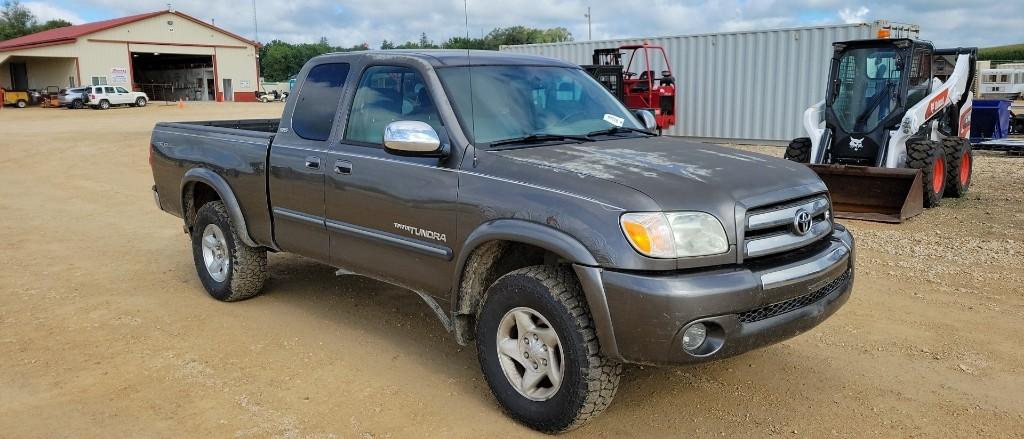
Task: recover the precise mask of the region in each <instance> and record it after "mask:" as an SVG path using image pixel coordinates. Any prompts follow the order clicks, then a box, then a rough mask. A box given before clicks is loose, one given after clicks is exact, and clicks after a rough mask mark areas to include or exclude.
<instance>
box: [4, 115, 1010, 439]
mask: <svg viewBox="0 0 1024 439" xmlns="http://www.w3.org/2000/svg"><path fill="white" fill-rule="evenodd" d="M280 110H281V106H280V105H278V104H207V105H201V104H193V105H190V106H188V107H187V108H185V109H183V110H182V109H178V108H175V107H173V106H172V107H162V106H157V105H151V106H149V107H147V108H144V109H127V108H126V109H113V110H110V111H91V110H79V111H73V110H45V109H27V110H15V109H11V108H6V109H4V110H3V111H0V133H2V134H0V135H2V137H0V139H2V140H0V233H2V239H0V436H3V437H288V438H292V437H367V438H368V437H374V438H386V437H496V436H498V435H499V434H501V433H512V434H514V435H515V436H517V437H520V436H529V435H531V434H532V433H531V432H530V431H529V430H527V429H525V428H523V427H521V426H519V425H517V424H515V423H513V422H512V421H510V420H509V419H508V418H506V417H505V416H503V415H502V413H501V412H500V410H499V408H498V406H497V405H496V403H495V402H494V400H493V399H492V398H491V396H490V394H489V392H488V390H487V387H486V385H485V383H484V381H483V380H482V379H481V377H480V373H479V369H478V367H477V363H476V358H475V352H474V351H473V349H463V348H459V347H458V346H457V345H456V344H455V343H454V342H452V341H451V340H450V338H449V337H448V336H447V334H446V333H445V332H444V330H443V329H442V327H441V325H440V324H439V323H438V322H437V321H436V319H435V318H434V317H433V316H432V314H431V311H430V310H429V309H428V308H427V307H426V306H425V305H424V304H423V303H422V302H421V301H420V299H419V298H417V297H416V296H415V295H413V294H409V293H407V292H403V291H401V290H399V289H396V288H394V287H390V286H388V285H385V284H381V283H378V282H375V281H371V280H367V279H363V278H358V277H341V278H339V277H336V276H335V275H334V271H333V270H332V269H330V268H329V267H326V266H323V265H319V264H316V263H313V262H310V261H307V260H303V259H301V258H298V257H294V256H288V255H272V256H271V261H270V262H271V264H270V269H271V276H272V279H271V282H270V284H269V286H268V289H267V292H266V294H264V295H263V296H261V297H258V298H256V299H254V300H249V301H245V302H241V303H234V304H224V303H219V302H216V301H214V300H212V299H210V298H208V297H207V295H206V293H205V292H204V291H203V289H202V287H201V286H200V284H199V282H198V280H197V279H196V275H195V272H194V269H193V265H192V257H191V254H190V247H189V242H188V239H187V237H186V236H185V235H183V234H182V233H181V223H180V220H179V219H177V218H174V217H172V216H170V215H167V214H164V213H162V212H160V211H158V210H157V209H156V207H155V206H154V205H153V200H152V196H151V194H150V191H149V187H150V185H151V182H152V179H151V176H150V171H149V166H148V164H147V142H148V139H149V130H150V129H151V128H152V126H153V124H154V123H155V122H156V121H169V120H200V119H226V118H256V117H278V115H279V114H280ZM760 150H762V151H765V152H768V153H771V154H776V155H781V152H782V151H781V150H780V149H777V148H761V149H760ZM975 169H976V170H975V186H974V187H973V189H972V192H971V194H970V196H969V197H968V198H967V199H964V200H959V201H954V202H947V204H946V205H945V206H943V207H941V208H939V209H934V210H930V211H928V212H926V213H925V214H923V215H921V216H919V217H917V218H915V219H914V220H912V221H910V222H909V223H907V224H904V225H900V226H894V225H881V224H871V223H860V222H847V224H848V225H849V226H850V227H851V228H852V229H853V230H854V232H855V234H856V237H857V239H858V244H859V253H858V263H859V264H860V265H859V271H858V273H857V283H856V287H855V291H854V293H853V296H852V298H851V299H850V301H849V302H848V304H847V305H846V306H845V307H844V308H843V309H842V310H841V311H840V312H839V313H838V314H837V315H836V316H835V317H833V318H832V319H830V320H829V321H827V322H826V323H824V324H823V325H822V326H820V327H818V328H817V329H815V330H813V331H811V332H810V333H807V334H805V335H802V336H800V337H798V338H796V339H793V340H790V341H787V342H785V343H782V344H779V345H775V346H772V347H770V348H767V349H763V350H760V351H757V352H753V353H750V354H747V355H744V356H741V357H739V358H734V359H730V360H726V361H722V362H718V363H714V364H709V365H705V366H700V367H690V368H671V369H652V368H639V367H631V368H627V371H626V373H625V376H624V378H623V380H622V386H621V387H620V390H619V393H618V395H617V396H616V400H615V402H614V403H613V404H612V406H611V408H610V409H609V410H608V411H607V412H605V414H604V415H603V416H601V417H599V418H597V419H596V420H595V422H593V423H591V424H589V425H588V426H587V427H585V428H583V429H581V430H578V431H576V432H574V433H572V434H570V436H571V437H587V436H597V437H621V436H637V437H666V436H673V437H680V436H695V437H709V436H712V435H714V436H718V435H722V436H739V437H763V436H776V435H777V436H786V437H824V436H841V437H868V436H888V437H917V436H922V437H972V436H993V437H1007V436H1016V437H1022V435H1024V349H1022V343H1021V340H1022V337H1024V271H1022V270H1021V268H1020V267H1021V260H1022V258H1024V238H1022V237H1021V236H1022V235H1021V234H1020V231H1021V230H1022V229H1024V195H1022V187H1024V158H1006V157H1003V156H1000V155H979V156H978V157H977V159H976V168H975Z"/></svg>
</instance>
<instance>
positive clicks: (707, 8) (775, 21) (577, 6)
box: [22, 0, 1024, 47]
mask: <svg viewBox="0 0 1024 439" xmlns="http://www.w3.org/2000/svg"><path fill="white" fill-rule="evenodd" d="M1016 1H1019V0H1013V1H1010V2H1005V1H1004V2H992V1H991V0H987V1H981V0H904V1H900V2H894V1H891V0H889V1H882V0H870V1H849V0H676V1H669V0H645V1H643V2H622V1H611V0H589V1H587V0H550V1H526V0H504V1H501V2H494V1H493V0H491V1H481V0H469V12H470V32H471V33H472V34H474V35H477V34H479V33H480V32H481V30H484V31H487V30H490V29H491V28H494V27H497V26H511V25H517V24H522V25H527V26H533V27H554V26H563V27H566V28H568V29H569V30H570V31H571V32H572V34H573V36H574V37H575V38H576V39H577V40H585V39H587V24H586V19H585V18H584V16H583V14H584V13H585V12H586V8H587V6H590V7H591V10H592V14H593V34H594V39H603V38H619V37H641V36H655V35H684V34H692V33H705V32H716V31H735V30H751V29H765V28H780V27H794V26H806V25H820V24H837V23H843V22H866V21H867V22H869V21H873V20H877V19H886V20H890V21H894V22H900V23H913V24H918V25H920V26H921V34H922V38H924V39H929V40H932V41H934V42H935V43H936V45H937V46H981V47H986V46H995V45H1003V44H1013V43H1024V15H1022V13H1021V12H1019V10H1015V9H1014V8H1013V7H1010V6H1008V5H1009V4H1010V3H1014V2H1016ZM171 3H172V6H173V7H174V8H175V9H177V10H180V11H182V12H185V13H187V14H189V15H192V16H195V17H196V18H200V19H204V20H211V19H213V20H216V23H217V25H219V26H222V27H224V28H226V29H228V30H230V31H232V32H235V33H238V34H240V35H244V36H247V37H250V38H251V37H252V36H253V26H252V2H251V0H240V1H217V2H211V1H210V0H178V1H172V2H171ZM256 3H257V11H258V19H259V29H260V40H261V41H269V40H271V39H275V38H277V39H282V40H285V41H290V42H312V41H316V40H319V39H320V37H327V38H328V40H329V41H330V42H331V43H332V44H336V45H345V46H349V45H355V44H360V43H363V42H366V43H369V44H370V46H371V47H377V46H379V45H380V42H381V40H383V39H388V40H392V41H395V40H397V41H405V40H415V39H418V38H419V35H420V33H421V32H426V33H427V35H428V36H429V37H430V38H431V39H434V40H436V41H442V40H445V39H448V38H449V37H451V36H454V35H464V34H465V32H466V31H465V26H464V21H463V20H464V18H463V1H462V0H420V1H416V2H402V1H398V2H375V1H366V0H359V1H353V0H340V1H337V0H336V1H328V0H289V1H281V0H274V1H266V0H256ZM22 4H24V5H25V6H28V7H29V8H30V9H31V10H33V12H35V13H36V15H38V16H39V17H41V18H45V19H49V18H65V19H68V20H70V21H72V22H74V23H80V22H88V21H98V20H104V19H109V18H116V17H120V16H124V15H130V14H135V13H140V12H149V11H154V10H160V9H165V8H166V7H167V1H166V0H133V1H128V2H126V1H123V0H76V1H72V0H47V1H22ZM998 4H1001V5H1003V6H999V7H996V6H995V5H998ZM622 5H627V6H626V7H622ZM987 11H992V12H994V13H992V14H984V12H987ZM1000 11H1002V12H1003V13H1002V14H1000V13H998V12H1000Z"/></svg>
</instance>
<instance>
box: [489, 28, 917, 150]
mask: <svg viewBox="0 0 1024 439" xmlns="http://www.w3.org/2000/svg"><path fill="white" fill-rule="evenodd" d="M885 24H886V25H888V26H891V28H892V30H893V34H894V36H900V37H916V36H917V34H916V33H917V27H916V26H911V25H903V24H897V23H885ZM879 26H880V23H879V22H876V23H861V24H847V25H836V26H818V27H805V28H794V29H778V30H765V31H751V32H731V33H719V34H704V35H684V36H669V37H650V38H632V39H618V40H604V41H578V42H568V43H552V44H529V45H522V46H502V47H501V50H502V51H507V52H517V53H527V54H535V55H542V56H548V57H551V58H556V59H561V60H564V61H567V62H571V63H574V64H590V63H591V62H592V59H591V55H592V54H593V51H594V49H600V48H609V47H618V46H622V45H626V44H642V43H643V42H644V41H647V42H649V43H651V44H657V45H661V46H663V47H664V48H665V52H666V53H667V54H668V57H669V60H670V61H671V62H672V72H673V74H675V76H676V87H677V96H676V125H675V126H674V127H672V128H671V129H669V130H668V131H667V132H666V133H667V134H669V135H674V136H688V137H700V138H714V139H722V140H726V141H728V140H752V141H774V142H788V141H789V140H792V139H793V138H796V137H800V136H804V135H805V134H804V130H803V126H802V123H801V119H802V117H803V113H804V110H806V109H807V107H809V106H811V105H813V104H814V103H816V102H818V101H820V100H821V99H822V96H823V93H824V90H825V82H826V81H827V79H828V69H829V64H830V62H831V61H830V60H831V56H832V43H833V42H835V41H847V40H857V39H867V38H873V37H874V35H875V32H876V31H877V29H878V27H879ZM626 62H628V59H624V60H623V63H624V64H625V63H626ZM652 68H653V69H654V70H660V69H659V68H658V66H657V64H652Z"/></svg>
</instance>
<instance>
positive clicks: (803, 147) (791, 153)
mask: <svg viewBox="0 0 1024 439" xmlns="http://www.w3.org/2000/svg"><path fill="white" fill-rule="evenodd" d="M785 157H786V160H792V161H794V162H797V163H810V162H811V139H809V138H807V137H797V138H796V139H793V141H792V142H789V146H787V147H786V155H785Z"/></svg>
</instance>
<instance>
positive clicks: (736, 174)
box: [496, 137, 825, 223]
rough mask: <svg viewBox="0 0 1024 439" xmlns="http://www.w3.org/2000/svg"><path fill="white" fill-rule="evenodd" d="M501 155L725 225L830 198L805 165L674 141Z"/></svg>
mask: <svg viewBox="0 0 1024 439" xmlns="http://www.w3.org/2000/svg"><path fill="white" fill-rule="evenodd" d="M496 153H497V154H499V155H501V156H503V157H506V158H509V159H512V160H516V161H520V162H526V163H529V164H532V165H535V166H539V167H546V168H549V169H552V170H554V171H556V172H564V173H566V174H567V175H574V174H576V175H578V176H582V175H586V176H591V177H596V178H600V179H604V180H609V181H613V182H616V183H618V184H621V185H624V186H628V187H630V188H633V189H636V190H638V191H640V192H643V193H644V194H646V195H647V196H649V197H651V198H652V199H653V200H654V201H655V202H656V203H658V205H660V206H661V208H662V209H663V210H665V211H671V210H698V211H704V212H709V213H715V214H718V215H719V218H720V219H722V220H724V221H726V222H727V223H731V222H733V221H732V218H734V216H735V214H736V213H737V212H736V210H735V208H736V206H737V204H740V205H743V206H746V207H753V206H757V205H763V204H769V203H774V202H779V201H784V200H787V199H792V198H796V197H800V196H804V195H808V194H811V193H815V192H823V191H825V185H824V183H822V181H821V179H820V178H818V176H817V175H816V174H815V173H814V172H813V171H811V170H810V169H809V168H807V167H806V166H804V165H802V164H799V163H794V162H791V161H789V160H784V159H781V158H775V157H770V156H766V155H763V154H757V153H752V152H746V151H741V150H737V149H733V148H727V147H721V146H716V145H711V144H707V143H699V142H691V141H686V140H681V139H678V138H671V137H650V138H637V137H632V138H628V139H620V140H607V141H600V142H593V143H582V144H562V145H550V146H538V147H534V148H523V149H514V150H507V151H497V152H496ZM592 195H594V196H597V197H600V195H601V194H592Z"/></svg>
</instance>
